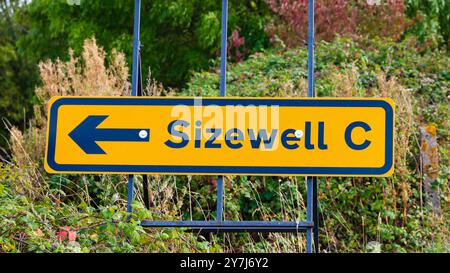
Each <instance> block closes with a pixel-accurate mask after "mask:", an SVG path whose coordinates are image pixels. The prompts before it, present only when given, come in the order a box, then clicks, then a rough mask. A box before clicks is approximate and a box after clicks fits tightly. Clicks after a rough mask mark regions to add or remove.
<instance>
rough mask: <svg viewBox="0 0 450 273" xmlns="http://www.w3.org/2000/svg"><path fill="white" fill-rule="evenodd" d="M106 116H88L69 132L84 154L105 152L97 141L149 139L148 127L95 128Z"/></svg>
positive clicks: (142, 140)
mask: <svg viewBox="0 0 450 273" xmlns="http://www.w3.org/2000/svg"><path fill="white" fill-rule="evenodd" d="M106 118H108V116H88V117H87V118H86V119H85V120H83V121H82V122H81V123H80V124H79V125H78V126H77V127H75V129H73V130H72V132H70V133H69V137H70V138H71V139H72V140H73V141H74V142H75V143H76V144H77V145H78V146H79V147H80V148H81V149H82V150H83V151H84V152H85V153H86V154H106V153H105V151H104V150H103V149H102V148H100V146H99V145H98V144H97V141H109V142H147V141H149V140H150V129H103V128H97V127H98V126H99V125H100V124H101V123H102V122H103V121H104V120H105V119H106Z"/></svg>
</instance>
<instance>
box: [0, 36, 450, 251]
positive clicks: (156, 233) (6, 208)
mask: <svg viewBox="0 0 450 273" xmlns="http://www.w3.org/2000/svg"><path fill="white" fill-rule="evenodd" d="M416 45H417V44H416V42H415V41H414V40H405V41H403V42H401V43H394V42H390V41H386V40H377V39H371V40H364V39H360V40H358V41H354V40H352V39H349V38H341V37H338V38H336V39H334V40H333V41H331V42H325V41H322V42H320V43H318V44H317V46H316V89H317V93H318V95H319V96H338V97H341V96H347V97H354V96H370V97H391V98H393V99H394V101H395V102H396V131H395V146H396V147H395V150H396V153H395V154H396V156H395V165H396V170H395V174H394V175H393V176H392V177H389V178H331V177H329V178H328V177H327V178H320V179H319V201H320V212H321V213H320V221H321V224H320V225H321V226H320V241H321V246H320V249H321V251H324V252H337V251H345V252H379V251H383V252H404V251H408V252H421V251H427V252H432V251H439V252H448V251H449V250H450V249H449V244H448V243H449V222H448V219H449V217H448V216H449V214H448V213H449V206H448V194H449V189H448V183H447V180H448V167H447V166H448V152H447V151H448V147H447V140H448V121H447V119H448V118H447V115H448V102H447V98H448V95H449V94H448V86H449V78H450V77H449V73H448V60H449V59H448V55H447V53H446V52H442V51H438V50H433V51H429V52H427V54H422V53H421V51H420V50H419V49H418V48H417V47H416ZM91 46H92V47H93V48H90V49H89V50H90V51H91V52H93V51H95V50H100V49H98V48H96V45H95V46H94V45H92V44H91ZM100 51H101V50H100ZM91 55H92V54H91ZM92 56H102V58H107V57H108V56H105V55H102V54H100V55H97V54H93V55H92ZM102 58H100V59H97V61H98V62H100V63H102V61H103V60H102ZM306 60H307V50H306V48H305V47H299V48H294V49H290V50H276V49H273V50H269V51H265V52H260V53H256V54H254V55H252V56H250V57H249V59H248V60H247V61H244V62H240V63H236V64H233V65H231V66H230V67H229V70H228V80H227V83H228V91H227V95H229V96H245V97H249V96H283V97H299V96H305V95H306V89H307V84H306V82H307V79H306V71H307V62H306ZM215 64H216V65H217V64H218V62H216V63H215ZM75 66H76V67H77V69H75V70H73V71H71V72H68V73H75V75H71V76H73V77H72V78H76V76H77V75H78V76H79V75H80V73H81V75H91V76H96V77H97V76H99V75H96V74H95V73H88V74H83V71H84V69H86V67H84V68H83V64H77V65H75ZM48 67H52V66H51V65H49V66H48ZM54 67H56V68H57V67H60V66H54ZM62 67H64V65H63V66H62ZM88 70H89V69H88ZM102 71H109V70H108V68H105V69H102ZM118 71H122V70H120V69H119V70H118ZM77 73H78V74H77ZM100 76H101V75H100ZM88 77H89V76H88ZM62 78H66V77H62ZM69 78H70V77H69ZM48 82H49V83H52V84H54V82H53V81H48ZM88 82H93V83H94V82H95V81H86V83H88ZM148 82H149V86H148V87H147V90H149V93H151V94H153V95H154V94H163V95H165V94H176V95H189V96H192V95H196V96H199V95H201V96H217V95H218V94H219V75H218V73H217V70H212V71H210V72H208V71H204V72H199V73H195V74H194V75H193V77H192V79H191V80H190V82H189V83H188V85H187V87H186V88H185V89H183V90H179V91H177V90H164V88H163V87H161V86H160V85H158V84H157V83H155V82H154V81H152V80H151V79H150V80H149V81H148ZM44 83H45V82H44ZM58 84H59V83H58ZM58 86H60V87H61V86H66V85H64V84H62V83H61V84H59V85H58ZM67 86H72V85H70V84H69V85H67ZM124 86H126V84H125V85H124ZM46 88H48V85H47V84H46V85H44V86H42V87H41V88H40V89H39V90H40V92H48V91H45V90H50V89H46ZM70 88H71V89H70V90H72V91H71V92H72V93H71V94H74V95H76V94H78V93H77V92H81V91H79V90H77V89H73V88H72V87H70ZM43 90H44V91H43ZM52 90H53V89H52ZM57 90H59V89H57ZM99 90H100V89H99ZM58 92H60V91H58ZM93 92H97V91H93ZM110 92H115V91H114V90H110ZM102 94H108V93H102ZM53 95H54V94H53ZM45 103H46V101H45V100H44V101H42V106H44V105H45ZM42 111H43V113H44V114H43V115H44V116H45V108H44V110H42ZM38 116H39V115H38ZM422 124H426V125H430V124H431V125H432V126H434V127H435V128H437V130H436V134H437V137H438V143H439V147H440V149H439V157H440V161H439V166H438V167H439V178H438V180H437V182H436V185H435V186H436V187H438V188H439V189H440V194H441V196H440V201H441V207H442V215H441V216H439V215H434V214H433V213H432V210H431V208H430V206H429V205H428V202H427V196H424V195H423V192H422V183H423V173H422V169H421V166H420V152H419V142H420V141H419V128H418V127H419V125H422ZM45 126H46V124H45V119H42V118H41V119H40V122H37V121H36V122H32V123H31V126H30V127H29V129H28V130H27V131H26V132H25V133H23V134H22V133H20V131H18V130H17V129H15V130H12V136H13V138H12V145H15V146H16V148H15V149H12V150H13V151H14V153H13V157H12V158H11V159H10V160H7V161H5V162H4V163H3V165H2V166H1V169H0V170H1V172H0V203H1V205H0V249H1V251H7V252H15V251H21V252H28V251H43V252H69V251H75V252H110V251H114V252H131V251H139V252H141V251H142V252H161V251H163V252H165V251H166V252H188V251H199V252H222V251H225V252H298V251H304V250H305V243H304V236H303V234H291V235H286V234H265V235H264V234H228V235H211V236H207V235H199V234H192V233H189V232H186V231H184V230H174V229H162V230H155V229H143V228H142V227H140V226H139V224H138V223H139V220H140V219H165V220H179V219H185V220H188V219H196V220H200V219H208V220H211V219H214V218H215V202H216V197H215V192H216V183H217V181H216V178H215V177H213V176H160V175H153V176H150V191H149V193H150V202H151V209H149V210H147V209H144V207H143V205H142V203H143V202H142V184H141V177H140V176H137V181H136V186H135V187H136V188H135V190H136V201H135V202H134V204H133V206H134V213H133V215H132V219H133V220H131V221H130V222H127V221H126V220H127V217H128V216H129V215H128V214H127V213H126V212H125V205H126V177H125V176H117V175H48V174H46V173H45V172H44V171H43V169H42V160H43V154H42V151H43V150H42V149H36V148H35V147H36V146H39V145H40V146H43V145H44V144H43V139H42V138H36V137H35V136H36V134H31V133H30V132H33V130H34V131H36V130H37V131H38V132H40V131H41V130H44V129H45ZM19 133H20V134H19ZM37 135H39V133H38V134H37ZM17 136H21V137H17ZM32 140H33V141H34V142H31V141H32ZM29 143H35V146H33V145H29ZM27 144H28V145H27ZM153 156H157V155H153ZM305 193H306V191H305V179H304V177H252V176H229V177H226V178H225V214H224V216H225V218H226V219H228V220H251V219H255V220H256V219H257V220H267V221H270V220H304V219H305Z"/></svg>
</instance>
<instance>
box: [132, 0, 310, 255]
mask: <svg viewBox="0 0 450 273" xmlns="http://www.w3.org/2000/svg"><path fill="white" fill-rule="evenodd" d="M140 10H141V1H140V0H135V17H134V41H133V69H132V73H133V75H132V93H131V95H132V96H137V95H141V94H139V93H138V89H139V85H140V81H141V80H142V76H141V67H140V39H139V36H140ZM227 22H228V0H222V33H221V71H220V96H222V97H223V96H225V95H226V65H227ZM313 22H314V0H309V35H308V82H309V86H308V95H309V96H310V97H314V43H313V41H314V24H313ZM141 88H142V86H141ZM223 180H224V177H223V176H222V175H220V176H219V177H218V180H217V215H216V221H175V222H170V221H142V223H141V224H142V225H143V226H145V227H189V228H191V229H200V230H210V231H224V232H226V231H237V232H242V231H260V232H289V231H290V232H298V231H306V235H307V240H306V251H307V252H309V253H310V252H312V238H311V237H312V234H313V233H314V234H315V236H318V229H317V227H318V226H317V220H318V217H317V215H316V213H317V179H316V177H308V178H307V221H306V222H279V221H276V222H264V221H242V222H241V221H223V188H224V187H223ZM147 181H148V180H147V177H146V176H144V194H147V193H148V192H147V190H148V189H147ZM133 188H134V177H133V175H130V176H129V178H128V206H127V211H128V212H132V208H131V203H132V200H133V197H134V196H133ZM144 199H146V198H145V196H144ZM145 202H146V206H147V207H148V200H145ZM315 238H316V237H315ZM317 238H318V237H317ZM315 249H316V252H317V251H318V239H317V240H315Z"/></svg>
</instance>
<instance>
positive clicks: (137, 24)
mask: <svg viewBox="0 0 450 273" xmlns="http://www.w3.org/2000/svg"><path fill="white" fill-rule="evenodd" d="M140 31H141V0H135V1H134V31H133V66H132V75H131V96H137V90H138V85H139V74H138V73H139V46H140V38H139V36H140ZM133 198H134V175H129V176H128V196H127V212H132V211H133V210H132V208H131V203H132V202H133Z"/></svg>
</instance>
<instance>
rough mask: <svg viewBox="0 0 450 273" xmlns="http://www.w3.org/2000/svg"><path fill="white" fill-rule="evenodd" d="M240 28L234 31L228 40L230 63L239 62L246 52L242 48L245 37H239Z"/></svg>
mask: <svg viewBox="0 0 450 273" xmlns="http://www.w3.org/2000/svg"><path fill="white" fill-rule="evenodd" d="M240 31H241V29H240V28H237V29H235V30H234V31H233V32H232V33H231V36H230V37H229V38H228V48H227V50H228V56H229V58H230V59H231V60H232V61H235V62H240V61H242V60H243V59H244V56H245V54H246V53H248V50H246V49H245V48H244V44H245V37H241V36H240Z"/></svg>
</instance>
